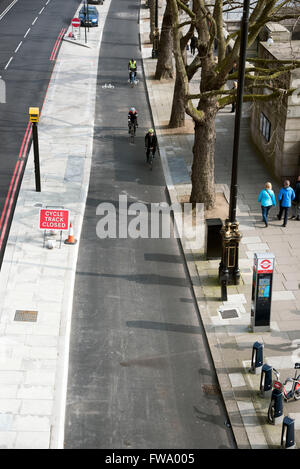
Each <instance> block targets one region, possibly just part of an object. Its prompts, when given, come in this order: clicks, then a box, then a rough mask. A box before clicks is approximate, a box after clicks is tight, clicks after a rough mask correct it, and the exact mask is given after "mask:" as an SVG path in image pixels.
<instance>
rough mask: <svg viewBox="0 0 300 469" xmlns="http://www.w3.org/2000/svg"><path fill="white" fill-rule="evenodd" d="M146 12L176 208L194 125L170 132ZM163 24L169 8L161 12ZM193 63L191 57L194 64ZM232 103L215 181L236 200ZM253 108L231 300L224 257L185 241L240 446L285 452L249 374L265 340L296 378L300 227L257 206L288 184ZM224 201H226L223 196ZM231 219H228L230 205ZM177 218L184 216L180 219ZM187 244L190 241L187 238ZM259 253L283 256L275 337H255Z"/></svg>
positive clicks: (153, 84) (268, 352)
mask: <svg viewBox="0 0 300 469" xmlns="http://www.w3.org/2000/svg"><path fill="white" fill-rule="evenodd" d="M143 3H144V2H142V9H141V28H140V32H141V44H142V56H143V64H144V71H145V77H146V82H147V88H148V94H149V100H150V105H151V109H152V115H153V119H154V124H155V129H156V133H157V136H158V142H159V148H160V156H161V159H162V164H163V168H164V172H165V178H166V184H167V188H168V191H169V195H170V199H171V202H172V203H176V202H178V201H179V202H180V201H181V202H182V201H184V200H185V201H186V200H187V199H186V198H185V199H184V198H183V197H185V196H186V195H187V194H189V193H190V190H191V185H190V174H191V165H192V146H193V140H194V139H193V125H192V122H191V120H190V118H189V117H188V116H187V118H186V125H185V127H184V128H180V129H175V130H174V129H173V130H171V129H168V128H167V124H168V120H169V117H170V111H171V105H172V96H173V85H174V82H173V80H161V81H159V82H158V81H156V80H154V79H153V77H154V72H155V67H156V60H155V59H152V57H151V53H152V46H151V45H150V44H149V9H147V8H145V7H143ZM160 13H161V14H160V19H159V20H160V22H161V21H162V13H163V8H161V9H160ZM190 60H192V56H191V54H190V53H189V52H188V61H190ZM199 82H200V77H199V74H198V75H196V76H195V78H194V79H193V81H192V83H191V92H192V93H195V92H196V91H197V90H199ZM230 111H231V106H227V107H226V108H225V109H223V110H222V111H220V112H219V113H218V115H217V119H216V133H217V139H216V152H215V182H216V187H217V193H218V195H219V196H221V198H223V199H225V200H227V201H228V195H229V187H230V178H231V161H232V146H233V133H234V114H232V113H231V112H230ZM250 112H251V108H250V107H249V106H246V105H244V107H243V118H242V123H241V136H240V152H239V172H238V184H239V188H238V210H237V218H238V221H239V223H240V225H239V229H240V231H241V233H242V236H243V237H242V240H241V245H240V261H239V266H240V269H241V282H240V285H238V286H229V287H228V301H226V302H222V301H221V290H220V285H219V282H218V267H219V262H220V260H219V259H216V260H206V256H205V255H204V254H203V252H201V251H199V249H198V250H197V249H196V248H195V247H194V248H193V247H189V246H188V244H187V243H186V242H182V247H183V251H184V254H185V258H186V262H187V266H188V269H189V274H190V278H191V282H192V284H193V288H194V292H195V297H196V298H197V302H198V307H199V311H200V316H201V320H202V322H203V325H204V328H205V331H206V335H207V339H208V342H209V345H210V350H211V353H212V357H213V361H214V364H215V368H216V372H217V376H218V380H219V385H220V388H221V391H222V394H223V398H224V401H225V405H226V408H227V412H228V416H229V420H230V423H231V426H232V430H233V432H234V436H235V439H236V442H237V446H238V448H239V449H250V448H251V449H267V448H280V444H281V431H282V425H281V424H277V425H270V424H269V423H268V421H267V409H268V406H269V402H270V396H268V398H267V397H261V394H260V392H259V387H260V374H253V373H249V369H250V368H251V358H252V347H253V344H254V343H255V342H260V343H263V363H266V364H269V365H270V366H272V367H274V368H276V369H277V370H278V371H279V372H280V376H281V378H282V379H286V378H287V377H291V376H294V363H295V362H297V361H299V359H300V348H299V344H300V337H299V329H300V307H299V300H300V289H299V288H300V267H299V260H300V248H299V235H300V222H297V221H295V220H290V221H289V222H288V225H287V227H286V228H282V227H281V224H282V222H280V221H278V220H277V217H276V214H277V213H278V211H277V209H274V208H273V209H272V210H271V212H270V217H269V227H268V228H264V223H263V222H262V221H261V219H262V217H261V209H260V205H259V204H258V203H257V198H258V194H259V192H260V191H261V190H262V189H263V188H264V184H265V182H266V181H271V182H272V185H273V189H274V191H275V194H278V192H279V189H280V185H279V184H278V181H276V180H274V178H273V177H272V175H271V174H270V173H269V171H268V168H266V166H265V165H264V163H263V162H262V158H261V157H260V155H259V153H258V152H257V150H256V149H255V147H254V145H253V144H252V142H251V138H250V131H249V129H250ZM218 200H221V199H218ZM225 208H227V212H226V211H225V216H223V219H224V218H227V216H228V205H227V202H226V201H225ZM219 210H220V211H221V212H218V210H216V211H215V212H211V213H210V214H209V217H211V218H213V217H217V218H218V217H219V216H220V213H221V218H222V215H224V204H223V203H222V202H220V206H219ZM175 220H176V217H175ZM183 241H185V240H183ZM255 252H271V253H273V254H274V255H275V258H276V262H275V273H274V277H273V296H272V310H271V325H270V332H263V333H262V332H259V333H257V332H255V333H254V332H252V330H251V328H250V322H251V321H250V311H251V290H252V265H253V256H254V253H255ZM227 310H235V312H236V315H237V317H234V318H230V319H226V318H223V316H224V317H225V316H226V314H224V315H223V316H222V314H221V313H222V312H224V311H225V312H226V311H227ZM283 412H284V415H285V416H289V417H290V418H293V419H294V425H295V441H296V447H300V407H299V404H298V403H297V402H296V401H290V402H288V403H286V404H284V410H283Z"/></svg>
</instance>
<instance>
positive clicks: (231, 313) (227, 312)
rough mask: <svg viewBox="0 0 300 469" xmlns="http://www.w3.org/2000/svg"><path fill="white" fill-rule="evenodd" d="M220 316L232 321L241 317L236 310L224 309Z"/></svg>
mask: <svg viewBox="0 0 300 469" xmlns="http://www.w3.org/2000/svg"><path fill="white" fill-rule="evenodd" d="M220 314H221V316H222V319H232V318H238V317H239V315H238V312H237V310H236V309H224V310H223V311H220Z"/></svg>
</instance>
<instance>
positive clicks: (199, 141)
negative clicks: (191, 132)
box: [190, 98, 217, 209]
mask: <svg viewBox="0 0 300 469" xmlns="http://www.w3.org/2000/svg"><path fill="white" fill-rule="evenodd" d="M198 109H199V110H203V111H204V112H205V119H204V120H203V121H202V122H197V121H195V120H194V122H195V140H194V146H193V154H194V158H193V166H192V193H191V198H190V202H191V203H197V202H199V203H200V202H202V203H204V204H205V209H210V208H213V207H214V205H215V200H216V193H215V178H214V171H215V164H214V156H215V140H216V129H215V118H216V114H217V104H216V101H215V99H212V98H211V99H210V100H204V99H202V100H200V102H199V105H198Z"/></svg>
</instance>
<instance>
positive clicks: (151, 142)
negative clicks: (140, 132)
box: [145, 129, 157, 163]
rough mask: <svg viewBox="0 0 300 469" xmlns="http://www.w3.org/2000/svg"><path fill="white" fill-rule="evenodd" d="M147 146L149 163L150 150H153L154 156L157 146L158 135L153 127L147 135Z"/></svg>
mask: <svg viewBox="0 0 300 469" xmlns="http://www.w3.org/2000/svg"><path fill="white" fill-rule="evenodd" d="M145 147H146V156H147V163H149V155H150V150H152V155H153V158H154V156H155V152H156V147H157V138H156V135H155V134H154V130H153V129H149V130H148V132H147V133H146V135H145Z"/></svg>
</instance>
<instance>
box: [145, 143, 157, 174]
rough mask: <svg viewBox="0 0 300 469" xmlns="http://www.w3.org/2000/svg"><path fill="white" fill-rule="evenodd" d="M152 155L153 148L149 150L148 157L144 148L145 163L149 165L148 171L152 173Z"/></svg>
mask: <svg viewBox="0 0 300 469" xmlns="http://www.w3.org/2000/svg"><path fill="white" fill-rule="evenodd" d="M154 153H155V151H154V148H150V149H149V157H147V148H146V157H147V163H148V165H149V168H150V171H152V168H153V160H154Z"/></svg>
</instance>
